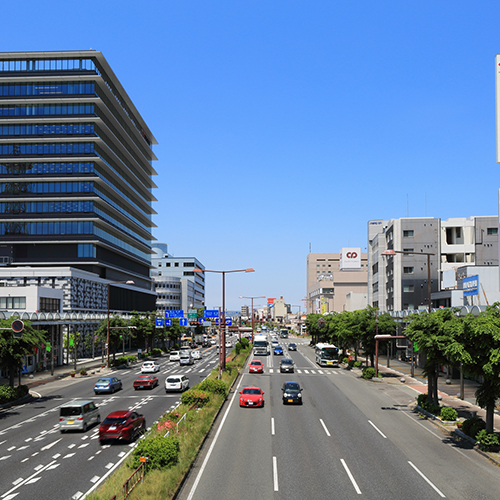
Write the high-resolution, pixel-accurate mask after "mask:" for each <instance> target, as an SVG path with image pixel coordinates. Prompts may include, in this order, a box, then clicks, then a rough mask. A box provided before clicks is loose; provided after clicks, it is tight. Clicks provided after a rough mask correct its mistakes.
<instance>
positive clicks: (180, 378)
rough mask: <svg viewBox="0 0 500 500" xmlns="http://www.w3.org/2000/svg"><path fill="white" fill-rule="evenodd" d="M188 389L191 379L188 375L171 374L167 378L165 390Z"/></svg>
mask: <svg viewBox="0 0 500 500" xmlns="http://www.w3.org/2000/svg"><path fill="white" fill-rule="evenodd" d="M186 389H189V379H188V378H187V377H186V375H169V376H168V377H167V378H166V379H165V392H171V391H180V392H182V391H185V390H186Z"/></svg>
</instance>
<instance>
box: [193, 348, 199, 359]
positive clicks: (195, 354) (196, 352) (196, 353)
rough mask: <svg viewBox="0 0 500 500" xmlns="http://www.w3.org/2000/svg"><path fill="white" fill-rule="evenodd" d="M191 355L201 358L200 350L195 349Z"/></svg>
mask: <svg viewBox="0 0 500 500" xmlns="http://www.w3.org/2000/svg"><path fill="white" fill-rule="evenodd" d="M191 354H192V355H193V359H201V351H200V350H199V349H197V350H196V351H193V352H192V353H191Z"/></svg>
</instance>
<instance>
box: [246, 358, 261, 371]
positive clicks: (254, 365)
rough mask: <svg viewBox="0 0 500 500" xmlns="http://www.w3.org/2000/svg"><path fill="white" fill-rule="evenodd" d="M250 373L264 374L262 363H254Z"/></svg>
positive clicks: (250, 367)
mask: <svg viewBox="0 0 500 500" xmlns="http://www.w3.org/2000/svg"><path fill="white" fill-rule="evenodd" d="M248 371H249V373H264V365H263V364H262V361H252V362H251V363H250V366H249V367H248Z"/></svg>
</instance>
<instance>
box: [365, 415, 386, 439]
mask: <svg viewBox="0 0 500 500" xmlns="http://www.w3.org/2000/svg"><path fill="white" fill-rule="evenodd" d="M368 423H369V424H370V425H372V426H373V428H374V429H375V430H376V431H377V432H378V433H379V434H380V435H381V436H382V437H383V438H384V439H387V436H386V435H385V434H384V433H383V432H382V431H381V430H380V429H379V428H378V427H377V426H376V425H375V424H374V423H373V422H372V421H371V420H368Z"/></svg>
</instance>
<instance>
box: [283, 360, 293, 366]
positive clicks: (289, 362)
mask: <svg viewBox="0 0 500 500" xmlns="http://www.w3.org/2000/svg"><path fill="white" fill-rule="evenodd" d="M292 363H293V362H292V360H291V359H284V360H282V361H281V364H282V365H291V364H292Z"/></svg>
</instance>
